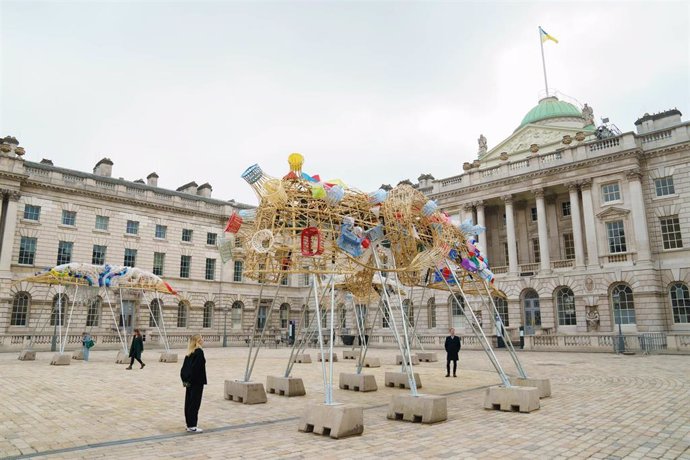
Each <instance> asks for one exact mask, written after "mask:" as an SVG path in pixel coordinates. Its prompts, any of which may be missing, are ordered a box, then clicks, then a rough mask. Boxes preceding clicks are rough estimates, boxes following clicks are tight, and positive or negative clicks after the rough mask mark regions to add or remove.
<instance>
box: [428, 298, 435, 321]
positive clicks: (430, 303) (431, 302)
mask: <svg viewBox="0 0 690 460" xmlns="http://www.w3.org/2000/svg"><path fill="white" fill-rule="evenodd" d="M426 322H427V324H428V325H429V327H430V328H431V327H436V298H435V297H431V298H430V299H429V300H427V302H426Z"/></svg>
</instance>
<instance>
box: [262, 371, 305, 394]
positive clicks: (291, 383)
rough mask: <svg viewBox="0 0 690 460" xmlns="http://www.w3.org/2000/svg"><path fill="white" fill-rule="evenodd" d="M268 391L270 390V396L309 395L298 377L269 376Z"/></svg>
mask: <svg viewBox="0 0 690 460" xmlns="http://www.w3.org/2000/svg"><path fill="white" fill-rule="evenodd" d="M266 390H268V392H269V393H270V394H276V395H279V396H304V395H306V394H307V392H306V391H305V390H304V383H303V382H302V379H300V378H297V377H276V376H272V375H269V376H268V377H266Z"/></svg>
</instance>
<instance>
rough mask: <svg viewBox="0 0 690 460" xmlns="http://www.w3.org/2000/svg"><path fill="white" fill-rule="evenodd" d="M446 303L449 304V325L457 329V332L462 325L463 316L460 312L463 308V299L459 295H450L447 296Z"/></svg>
mask: <svg viewBox="0 0 690 460" xmlns="http://www.w3.org/2000/svg"><path fill="white" fill-rule="evenodd" d="M456 299H457V300H456ZM458 301H460V303H458ZM448 303H449V304H450V315H451V327H453V328H455V329H458V332H459V329H460V328H461V327H462V325H463V317H464V316H465V315H464V314H463V313H462V312H463V310H464V308H465V299H463V298H462V297H461V296H450V297H448ZM461 307H462V308H461Z"/></svg>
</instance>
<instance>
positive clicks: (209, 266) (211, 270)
mask: <svg viewBox="0 0 690 460" xmlns="http://www.w3.org/2000/svg"><path fill="white" fill-rule="evenodd" d="M215 277H216V259H206V279H207V280H213V279H215Z"/></svg>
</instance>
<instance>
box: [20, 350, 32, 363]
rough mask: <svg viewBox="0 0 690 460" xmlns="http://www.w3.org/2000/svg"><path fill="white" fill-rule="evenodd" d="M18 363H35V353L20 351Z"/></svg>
mask: <svg viewBox="0 0 690 460" xmlns="http://www.w3.org/2000/svg"><path fill="white" fill-rule="evenodd" d="M18 359H19V360H20V361H36V352H35V351H33V350H22V351H20V352H19V357H18Z"/></svg>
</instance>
